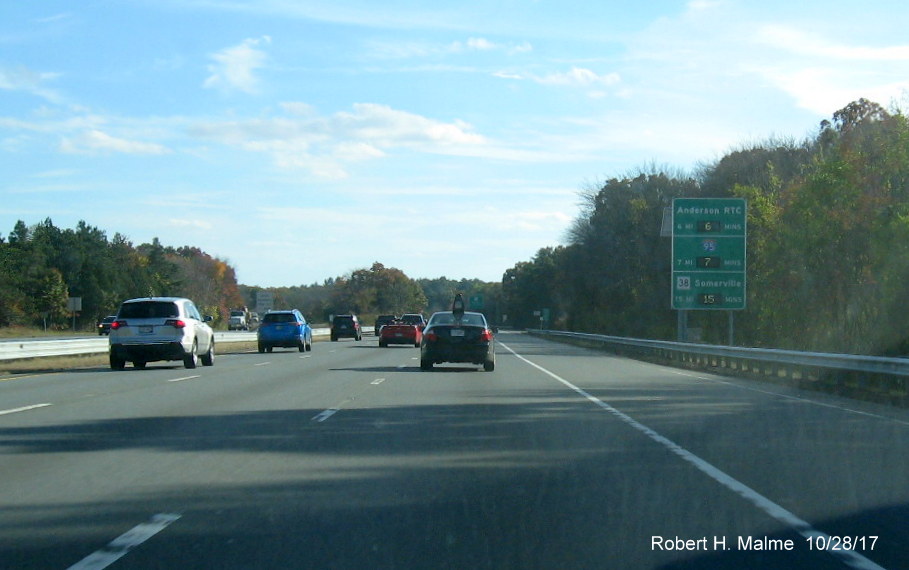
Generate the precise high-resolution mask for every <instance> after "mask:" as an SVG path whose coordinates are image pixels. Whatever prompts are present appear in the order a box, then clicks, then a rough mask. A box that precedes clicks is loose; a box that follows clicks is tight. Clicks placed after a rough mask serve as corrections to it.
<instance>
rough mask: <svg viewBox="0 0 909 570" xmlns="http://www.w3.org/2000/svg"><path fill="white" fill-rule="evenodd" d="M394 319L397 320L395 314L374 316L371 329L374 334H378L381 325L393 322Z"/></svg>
mask: <svg viewBox="0 0 909 570" xmlns="http://www.w3.org/2000/svg"><path fill="white" fill-rule="evenodd" d="M396 320H398V317H396V316H395V315H379V316H378V317H376V325H375V328H374V329H373V332H375V334H376V336H379V333H380V332H381V331H382V327H383V326H385V325H387V324H388V323H393V322H395V321H396Z"/></svg>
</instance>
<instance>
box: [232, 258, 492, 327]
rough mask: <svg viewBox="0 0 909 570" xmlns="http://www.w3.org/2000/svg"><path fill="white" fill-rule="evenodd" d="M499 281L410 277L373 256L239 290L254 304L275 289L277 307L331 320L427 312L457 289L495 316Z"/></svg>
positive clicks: (443, 305) (445, 304)
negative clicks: (286, 283)
mask: <svg viewBox="0 0 909 570" xmlns="http://www.w3.org/2000/svg"><path fill="white" fill-rule="evenodd" d="M500 289H501V287H500V284H499V283H490V282H485V281H481V280H479V279H459V280H455V279H448V278H447V277H438V278H435V279H430V278H418V279H412V278H410V277H408V276H407V275H406V274H405V273H404V272H403V271H401V270H400V269H397V268H394V267H385V265H383V264H382V263H380V262H378V261H377V262H375V263H373V264H372V266H371V267H369V268H362V269H357V270H355V271H352V272H351V273H350V274H348V275H344V276H339V277H334V278H329V279H326V280H325V281H324V282H322V283H321V284H318V283H314V284H312V285H300V286H293V287H271V288H263V287H255V286H246V285H241V286H240V291H241V294H242V295H243V297H244V299H245V300H246V304H247V305H248V306H249V307H254V306H255V303H256V297H257V295H258V292H259V291H269V292H271V293H272V294H273V295H274V299H275V306H276V307H294V308H298V309H300V311H302V312H303V314H304V315H307V318H309V319H310V320H313V319H315V320H317V321H320V322H328V320H329V319H330V317H331V316H332V315H341V314H355V315H359V316H360V317H361V320H363V322H364V323H366V324H370V322H371V320H372V319H374V318H375V317H376V316H377V315H382V314H393V315H398V316H400V315H402V314H404V313H419V312H423V313H426V314H427V316H428V315H429V314H431V313H433V312H436V311H444V310H449V309H450V308H451V302H452V299H454V296H455V294H456V293H462V294H463V295H465V296H467V297H479V298H480V299H482V306H479V307H476V309H477V310H480V311H482V312H484V313H486V314H487V315H488V317H489V318H490V319H492V318H494V317H495V315H496V314H497V312H498V311H499V305H498V303H499V297H500Z"/></svg>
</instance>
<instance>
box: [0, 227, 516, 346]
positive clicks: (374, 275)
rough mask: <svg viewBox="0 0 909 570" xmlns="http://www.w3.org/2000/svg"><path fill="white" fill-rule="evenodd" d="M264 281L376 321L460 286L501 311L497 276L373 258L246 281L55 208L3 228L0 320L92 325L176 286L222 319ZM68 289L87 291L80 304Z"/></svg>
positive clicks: (201, 255)
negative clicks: (289, 283)
mask: <svg viewBox="0 0 909 570" xmlns="http://www.w3.org/2000/svg"><path fill="white" fill-rule="evenodd" d="M262 290H265V291H270V292H271V293H272V294H273V296H274V308H276V309H290V308H296V309H300V310H301V311H302V312H303V314H304V315H306V316H307V318H309V319H310V320H312V321H317V322H327V321H328V319H329V318H330V316H331V315H335V314H345V313H354V314H358V315H361V316H362V317H363V318H364V322H366V323H368V322H369V319H371V318H372V317H374V316H375V315H378V314H396V315H401V314H403V313H405V312H427V311H428V312H432V311H436V310H443V309H446V308H448V307H449V306H450V304H451V299H452V298H453V297H454V294H455V293H456V292H461V293H465V294H468V295H480V296H481V297H483V298H485V299H486V302H485V307H484V308H483V310H485V311H487V312H490V313H493V314H494V312H495V311H496V310H497V305H496V301H497V299H498V291H499V286H498V284H497V283H485V282H482V281H479V280H476V279H461V280H458V281H455V280H450V279H447V278H445V277H441V278H438V279H418V280H415V279H411V278H410V277H408V276H407V275H405V274H404V272H403V271H401V270H400V269H396V268H393V267H385V266H384V265H382V264H381V263H379V262H375V263H374V264H373V265H372V266H371V267H370V268H363V269H357V270H354V271H352V272H351V273H349V274H347V275H344V276H339V277H334V278H329V279H326V280H325V281H324V282H323V283H322V284H313V285H309V286H294V287H270V288H262V287H255V286H247V285H241V284H238V283H237V278H236V271H235V269H234V267H232V266H231V265H230V264H229V263H228V262H227V261H225V260H223V259H219V258H217V257H213V256H211V255H209V254H207V253H206V252H204V251H202V250H201V249H199V248H197V247H191V246H183V247H178V248H175V247H170V246H164V245H162V244H161V242H160V241H159V240H158V238H155V239H154V240H152V242H151V243H143V244H141V245H138V246H136V245H133V244H132V243H131V242H130V241H129V240H128V239H127V238H126V237H125V236H123V235H121V234H119V233H117V234H114V236H113V238H108V237H107V234H106V232H105V231H103V230H101V229H99V228H97V227H94V226H90V225H88V224H87V223H85V222H84V221H80V222H79V223H78V224H77V225H76V227H75V228H74V229H62V228H59V227H57V226H56V225H54V223H53V221H52V220H51V219H50V218H47V219H45V220H44V221H43V222H40V223H37V224H34V225H31V226H29V225H27V224H26V223H25V222H24V221H21V220H20V221H18V222H17V223H16V225H15V227H14V228H13V231H12V232H11V233H10V234H9V235H8V237H5V238H4V237H2V236H0V327H11V326H20V327H30V328H31V327H42V326H43V327H47V328H52V329H65V328H70V327H72V326H73V324H75V326H76V328H77V329H79V330H88V329H90V328H92V327H93V326H94V325H95V323H97V322H98V321H99V320H100V319H102V318H103V317H105V316H107V315H112V314H115V313H116V311H117V309H118V307H119V306H120V303H121V302H122V301H124V300H126V299H130V298H136V297H151V296H174V297H188V298H190V299H192V300H193V301H194V302H195V303H196V305H197V306H198V307H199V309H200V311H201V312H202V313H203V314H206V315H211V316H213V317H214V318H215V323H214V324H215V326H216V327H222V328H223V327H226V319H227V316H228V315H229V311H230V309H231V308H237V307H243V306H246V307H249V308H250V309H251V310H255V307H256V297H257V293H258V292H259V291H262ZM70 298H79V299H81V310H79V311H78V312H77V313H76V314H73V313H72V312H70V310H69V305H68V299H70ZM74 322H75V323H74Z"/></svg>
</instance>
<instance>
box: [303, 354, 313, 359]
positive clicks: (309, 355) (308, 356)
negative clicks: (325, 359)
mask: <svg viewBox="0 0 909 570" xmlns="http://www.w3.org/2000/svg"><path fill="white" fill-rule="evenodd" d="M300 358H312V355H311V354H307V355H306V356H301V357H300Z"/></svg>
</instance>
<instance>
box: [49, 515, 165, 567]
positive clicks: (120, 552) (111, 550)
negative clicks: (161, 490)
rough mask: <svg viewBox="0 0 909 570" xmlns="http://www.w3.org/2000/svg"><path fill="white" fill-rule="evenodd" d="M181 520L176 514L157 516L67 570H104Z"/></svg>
mask: <svg viewBox="0 0 909 570" xmlns="http://www.w3.org/2000/svg"><path fill="white" fill-rule="evenodd" d="M179 518H180V515H175V514H168V513H162V514H157V515H155V516H153V517H152V518H151V521H149V522H147V523H143V524H140V525H138V526H135V527H133V528H131V529H130V530H128V531H126V532H125V533H123V534H121V535H120V536H118V537H117V538H115V539H114V540H112V541H111V542H110V543H108V545H107V546H105V547H104V548H102V549H101V550H97V551H95V552H93V553H91V554H89V555H88V556H86V557H85V558H83V559H82V560H80V561H79V562H76V563H75V564H73V565H72V566H70V567H69V568H68V569H67V570H102V569H103V568H107V567H108V566H110V565H111V564H113V563H114V562H116V561H117V560H119V559H120V558H122V557H123V556H124V555H125V554H126V553H127V552H129V551H130V550H132V549H133V548H135V547H137V546H139V545H140V544H142V543H143V542H145V541H146V540H148V539H149V538H151V537H153V536H155V535H156V534H158V533H159V532H161V531H162V530H164V529H165V528H166V527H167V526H168V525H169V524H170V523H172V522H174V521H175V520H177V519H179Z"/></svg>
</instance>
